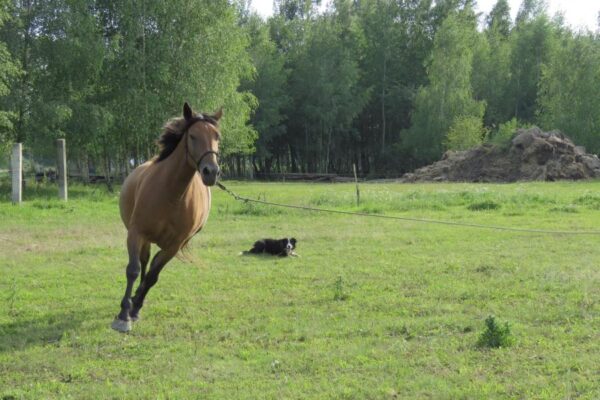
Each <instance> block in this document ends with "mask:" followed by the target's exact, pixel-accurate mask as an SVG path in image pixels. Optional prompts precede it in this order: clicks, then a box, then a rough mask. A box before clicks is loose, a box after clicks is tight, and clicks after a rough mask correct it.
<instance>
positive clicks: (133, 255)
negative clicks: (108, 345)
mask: <svg viewBox="0 0 600 400" xmlns="http://www.w3.org/2000/svg"><path fill="white" fill-rule="evenodd" d="M143 246H144V243H143V242H142V240H141V238H140V237H139V236H138V235H136V234H135V233H132V232H129V234H128V235H127V252H128V253H129V264H127V269H126V276H127V286H126V288H125V295H124V296H123V300H121V312H120V313H119V315H117V318H115V320H114V321H113V323H112V325H111V326H112V328H113V329H115V330H117V331H119V332H128V331H130V330H131V320H130V318H129V310H130V309H131V290H132V289H133V284H134V283H135V280H136V279H137V277H138V276H139V274H140V270H141V263H140V251H141V249H142V247H143Z"/></svg>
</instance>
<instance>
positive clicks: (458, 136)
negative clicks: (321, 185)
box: [0, 0, 600, 176]
mask: <svg viewBox="0 0 600 400" xmlns="http://www.w3.org/2000/svg"><path fill="white" fill-rule="evenodd" d="M0 2H1V3H3V4H2V7H0V10H1V11H0V23H2V27H1V30H0V41H1V43H0V96H1V98H0V144H2V145H4V146H8V145H9V144H10V143H12V142H23V143H25V146H26V148H27V149H28V151H29V152H30V154H31V156H32V157H33V158H36V157H37V158H38V159H44V157H51V156H52V154H53V152H54V151H53V147H52V142H53V141H54V140H55V139H56V138H58V137H64V138H66V139H67V141H68V143H69V154H70V158H71V160H72V162H76V163H78V164H79V165H81V166H88V165H93V166H94V167H95V168H96V169H97V170H100V171H103V173H106V174H107V175H111V174H112V175H116V174H121V175H123V174H125V173H127V171H128V170H130V169H131V167H132V166H134V165H135V164H138V163H140V162H143V161H145V160H147V159H148V158H150V157H151V156H152V155H153V154H154V153H155V151H156V147H155V144H154V141H155V139H156V138H157V136H158V134H159V132H160V129H161V126H162V124H164V122H165V121H166V120H167V119H168V118H169V117H171V116H174V115H177V114H178V113H180V109H181V105H182V103H183V101H184V100H185V101H189V102H190V103H191V104H193V105H194V106H195V107H196V108H197V109H198V110H203V111H211V110H215V109H217V108H218V107H220V106H224V109H225V117H224V119H223V126H222V131H223V138H224V142H223V145H222V150H223V157H224V160H223V163H224V165H225V167H226V169H227V172H228V173H229V174H231V175H243V174H246V173H248V172H249V171H252V172H254V173H263V174H270V173H273V172H323V173H341V174H345V173H349V172H351V171H352V165H353V164H355V165H356V166H357V168H358V170H359V172H360V173H361V174H363V175H370V176H381V175H397V174H400V173H403V172H406V171H408V170H411V169H414V168H416V167H418V166H421V165H424V164H427V163H430V162H432V161H435V160H437V159H439V158H440V157H441V156H442V155H443V153H444V152H445V151H447V150H458V149H465V148H469V147H472V146H475V145H477V144H480V143H482V142H486V141H491V142H495V143H502V142H506V141H507V140H508V139H510V136H511V135H512V134H513V133H514V131H515V129H516V128H517V127H519V126H527V125H532V124H536V125H538V126H540V127H542V128H543V129H547V130H551V129H558V130H561V131H563V132H564V133H566V134H567V135H568V136H570V137H572V138H573V139H574V140H575V142H576V143H577V144H580V145H583V146H586V148H587V150H588V151H590V152H594V153H598V152H600V128H599V127H600V104H599V103H600V99H599V98H598V96H597V93H600V79H599V78H600V38H599V35H598V32H591V31H586V30H574V29H573V28H571V27H569V26H568V25H567V24H566V23H565V21H564V20H563V18H562V17H561V16H560V15H558V16H553V17H551V16H549V15H548V12H547V9H546V6H545V3H544V2H543V0H523V2H522V4H521V6H520V8H519V10H518V14H517V17H516V19H515V20H514V21H513V20H512V19H511V14H510V8H509V5H508V1H507V0H498V1H497V2H496V4H495V6H494V7H493V9H492V11H491V12H490V13H489V14H488V15H478V14H477V13H476V12H475V6H476V4H475V1H474V0H437V1H433V0H334V1H332V2H331V4H330V5H329V6H328V8H327V10H326V11H324V12H320V11H319V8H318V6H319V3H320V2H319V1H315V0H276V1H274V15H273V16H272V17H270V18H268V19H267V20H266V21H265V20H263V19H261V18H260V17H259V16H257V15H256V14H253V13H252V12H251V11H250V4H249V3H250V1H249V0H237V1H227V0H173V1H169V2H164V1H158V0H140V1H136V2H130V1H124V0H117V1H108V0H52V1H43V0H20V1H18V0H1V1H0ZM82 168H83V167H82Z"/></svg>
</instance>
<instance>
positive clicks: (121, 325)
mask: <svg viewBox="0 0 600 400" xmlns="http://www.w3.org/2000/svg"><path fill="white" fill-rule="evenodd" d="M110 327H111V328H113V329H114V330H115V331H119V332H123V333H124V332H129V331H130V330H131V321H123V320H122V319H119V318H115V320H114V321H113V323H112V325H111V326H110Z"/></svg>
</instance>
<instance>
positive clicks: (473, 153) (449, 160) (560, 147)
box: [401, 127, 600, 182]
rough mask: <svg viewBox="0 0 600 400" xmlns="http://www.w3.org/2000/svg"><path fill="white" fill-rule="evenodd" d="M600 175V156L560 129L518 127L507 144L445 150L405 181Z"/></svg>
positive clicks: (404, 177) (549, 178) (543, 178)
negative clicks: (568, 136) (542, 129)
mask: <svg viewBox="0 0 600 400" xmlns="http://www.w3.org/2000/svg"><path fill="white" fill-rule="evenodd" d="M595 177H600V159H598V157H597V156H595V155H593V154H587V153H586V152H585V149H584V148H583V147H580V146H576V145H575V144H574V143H573V142H572V141H571V140H570V139H569V138H567V137H566V136H564V135H563V134H561V133H559V132H542V131H541V130H540V129H539V128H535V127H534V128H530V129H520V130H519V131H517V134H516V136H515V137H514V138H513V139H512V141H511V143H510V146H509V147H505V148H502V147H499V146H495V145H491V144H484V145H481V146H478V147H476V148H474V149H471V150H467V151H448V152H446V153H445V154H444V156H443V158H442V159H441V160H440V161H438V162H436V163H434V164H431V165H428V166H426V167H423V168H420V169H417V170H416V171H414V172H411V173H408V174H405V175H404V176H403V177H402V178H401V180H402V181H404V182H421V181H460V182H514V181H519V180H525V181H528V180H538V181H554V180H560V179H588V178H595Z"/></svg>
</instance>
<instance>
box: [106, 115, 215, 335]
mask: <svg viewBox="0 0 600 400" xmlns="http://www.w3.org/2000/svg"><path fill="white" fill-rule="evenodd" d="M221 116H222V111H218V112H217V113H216V114H214V115H203V114H195V113H194V112H193V111H192V109H191V108H190V106H189V105H188V104H187V103H185V105H184V106H183V118H175V119H172V120H170V121H169V122H167V124H166V125H165V127H164V132H163V134H162V135H161V137H160V139H159V144H160V147H161V149H160V154H159V155H158V156H157V157H155V158H154V159H152V160H150V161H148V162H146V163H145V164H143V165H140V166H139V167H137V168H136V169H135V170H134V171H133V172H132V173H131V174H130V175H129V176H128V177H127V179H125V182H124V183H123V187H122V189H121V199H120V204H119V205H120V209H121V218H122V219H123V223H125V227H126V228H127V251H128V253H129V264H128V265H127V270H126V273H127V274H126V275H127V287H126V289H125V296H124V297H123V300H122V301H121V312H120V313H119V315H117V317H116V318H115V320H114V322H113V323H112V327H113V329H116V330H118V331H120V332H127V331H129V330H131V321H136V320H137V319H138V318H139V312H140V309H141V308H142V306H143V304H144V298H145V297H146V295H147V294H148V291H149V290H150V288H151V287H152V286H153V285H154V284H155V283H156V282H157V280H158V275H159V274H160V271H161V270H162V269H163V267H164V266H165V264H166V263H167V262H169V260H171V259H172V258H173V257H174V256H175V255H176V254H177V253H178V252H179V251H180V250H181V249H182V248H183V247H184V246H185V245H186V244H187V242H188V241H189V240H190V239H191V238H192V236H194V234H196V233H197V232H198V231H200V229H202V226H203V225H204V224H205V223H206V220H207V219H208V213H209V212H210V189H209V186H212V185H214V184H215V183H216V181H217V175H218V173H219V165H218V163H217V155H218V147H219V140H220V138H221V134H220V132H219V126H218V123H219V119H220V118H221ZM151 243H154V244H156V245H157V246H158V247H159V248H160V251H159V252H158V253H156V255H155V256H154V258H153V259H152V262H151V263H150V269H149V270H148V273H147V274H146V265H147V264H148V260H149V259H150V244H151ZM140 272H141V280H140V284H139V286H138V288H137V290H136V291H135V295H134V296H133V298H132V297H131V291H132V288H133V284H134V283H135V280H136V279H137V277H138V276H139V275H140Z"/></svg>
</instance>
